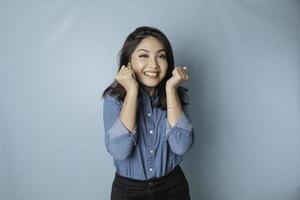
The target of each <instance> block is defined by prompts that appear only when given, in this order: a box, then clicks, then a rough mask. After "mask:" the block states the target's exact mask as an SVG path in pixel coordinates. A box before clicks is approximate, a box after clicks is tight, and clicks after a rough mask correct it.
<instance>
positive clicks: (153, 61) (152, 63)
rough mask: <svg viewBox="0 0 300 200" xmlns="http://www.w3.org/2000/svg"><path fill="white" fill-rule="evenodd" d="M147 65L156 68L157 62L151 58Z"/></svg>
mask: <svg viewBox="0 0 300 200" xmlns="http://www.w3.org/2000/svg"><path fill="white" fill-rule="evenodd" d="M149 67H152V68H155V69H156V68H158V63H157V61H156V60H155V59H151V60H150V62H149Z"/></svg>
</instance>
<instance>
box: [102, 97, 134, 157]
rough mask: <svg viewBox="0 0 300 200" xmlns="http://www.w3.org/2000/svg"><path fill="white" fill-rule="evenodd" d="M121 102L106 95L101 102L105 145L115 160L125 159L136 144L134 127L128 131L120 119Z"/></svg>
mask: <svg viewBox="0 0 300 200" xmlns="http://www.w3.org/2000/svg"><path fill="white" fill-rule="evenodd" d="M121 107H122V105H121V103H120V102H119V101H118V100H117V99H116V98H115V97H113V96H110V95H106V96H105V97H104V103H103V121H104V130H105V146H106V149H107V151H108V152H109V153H110V154H111V155H112V157H113V158H114V159H116V160H125V159H126V158H127V157H129V156H130V155H131V153H132V150H133V148H134V146H135V145H136V140H137V134H136V127H135V128H134V130H133V131H132V132H130V131H129V130H128V129H127V128H126V126H125V125H124V124H123V123H122V121H121V119H120V112H121Z"/></svg>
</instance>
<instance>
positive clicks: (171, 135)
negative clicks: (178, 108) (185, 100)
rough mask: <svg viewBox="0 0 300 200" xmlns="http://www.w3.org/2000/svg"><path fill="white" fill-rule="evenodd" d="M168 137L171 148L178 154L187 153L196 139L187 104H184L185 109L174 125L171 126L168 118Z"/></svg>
mask: <svg viewBox="0 0 300 200" xmlns="http://www.w3.org/2000/svg"><path fill="white" fill-rule="evenodd" d="M165 120H166V138H167V140H168V143H169V145H170V148H171V150H172V151H173V152H174V153H175V154H178V155H183V154H185V153H186V152H187V151H188V149H189V148H190V147H191V146H192V144H193V141H194V128H193V125H192V123H191V120H190V119H189V116H188V114H187V106H183V111H182V113H181V115H180V117H179V118H178V120H177V122H176V124H175V126H174V127H171V126H170V124H169V122H168V119H167V118H166V119H165Z"/></svg>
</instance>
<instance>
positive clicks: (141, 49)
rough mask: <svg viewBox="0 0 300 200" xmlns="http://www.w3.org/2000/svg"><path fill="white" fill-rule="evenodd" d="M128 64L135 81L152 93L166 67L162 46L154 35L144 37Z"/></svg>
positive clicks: (161, 78) (163, 74)
mask: <svg viewBox="0 0 300 200" xmlns="http://www.w3.org/2000/svg"><path fill="white" fill-rule="evenodd" d="M130 64H131V67H132V70H133V71H134V73H135V76H136V79H137V81H138V82H139V83H140V84H141V86H142V87H144V88H145V89H146V90H147V91H148V93H149V94H150V95H152V94H153V93H154V90H155V87H156V86H158V84H159V83H160V82H161V81H162V80H163V78H164V77H165V76H166V73H167V69H168V62H167V57H166V52H165V50H164V46H163V45H162V43H161V42H160V41H159V40H158V39H156V38H155V37H152V36H149V37H146V38H145V39H143V40H142V41H141V42H140V43H139V45H138V46H137V47H136V48H135V50H134V52H133V53H132V55H131V61H130Z"/></svg>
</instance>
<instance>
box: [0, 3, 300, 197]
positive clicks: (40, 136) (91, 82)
mask: <svg viewBox="0 0 300 200" xmlns="http://www.w3.org/2000/svg"><path fill="white" fill-rule="evenodd" d="M299 19H300V1H298V0H189V1H179V0H164V1H144V0H135V1H114V0H111V1H96V0H94V1H92V0H91V1H88V0H86V1H84V0H82V1H71V0H52V1H34V0H29V1H21V0H19V1H9V0H0V29H1V31H0V95H1V97H0V133H1V134H0V199H1V200H63V199H72V200H82V199H89V200H106V199H109V196H110V190H111V184H112V181H113V177H114V171H115V170H114V167H113V160H112V157H111V156H110V155H109V154H108V152H107V151H106V149H105V146H104V128H103V119H102V103H103V102H102V100H101V98H100V96H101V93H102V91H103V90H104V89H105V88H106V87H107V86H108V85H109V84H110V83H111V82H112V81H113V79H114V77H115V74H116V72H117V53H118V51H119V50H120V48H121V46H122V44H123V42H124V40H125V38H126V36H127V35H128V34H129V33H130V32H131V31H133V30H134V29H135V28H136V27H137V26H142V25H149V26H154V27H157V28H159V29H161V30H162V31H163V32H164V33H165V34H166V35H167V36H168V38H169V39H170V41H171V44H172V46H173V50H174V55H175V63H176V65H186V66H188V67H189V68H188V70H189V74H190V79H189V80H188V82H187V83H186V84H185V85H186V86H187V87H188V88H189V89H190V90H189V93H190V99H191V105H190V115H191V118H192V122H193V124H194V128H195V143H194V146H193V148H192V149H191V150H190V151H189V152H188V153H187V154H186V155H185V158H184V162H183V163H182V164H181V166H182V167H183V170H184V172H185V174H186V176H187V179H188V181H189V186H190V191H191V196H192V199H193V200H200V199H204V200H254V199H255V200H299V199H300V65H299V64H300V56H299V55H300V54H299V53H300V39H299V35H300V20H299Z"/></svg>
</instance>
